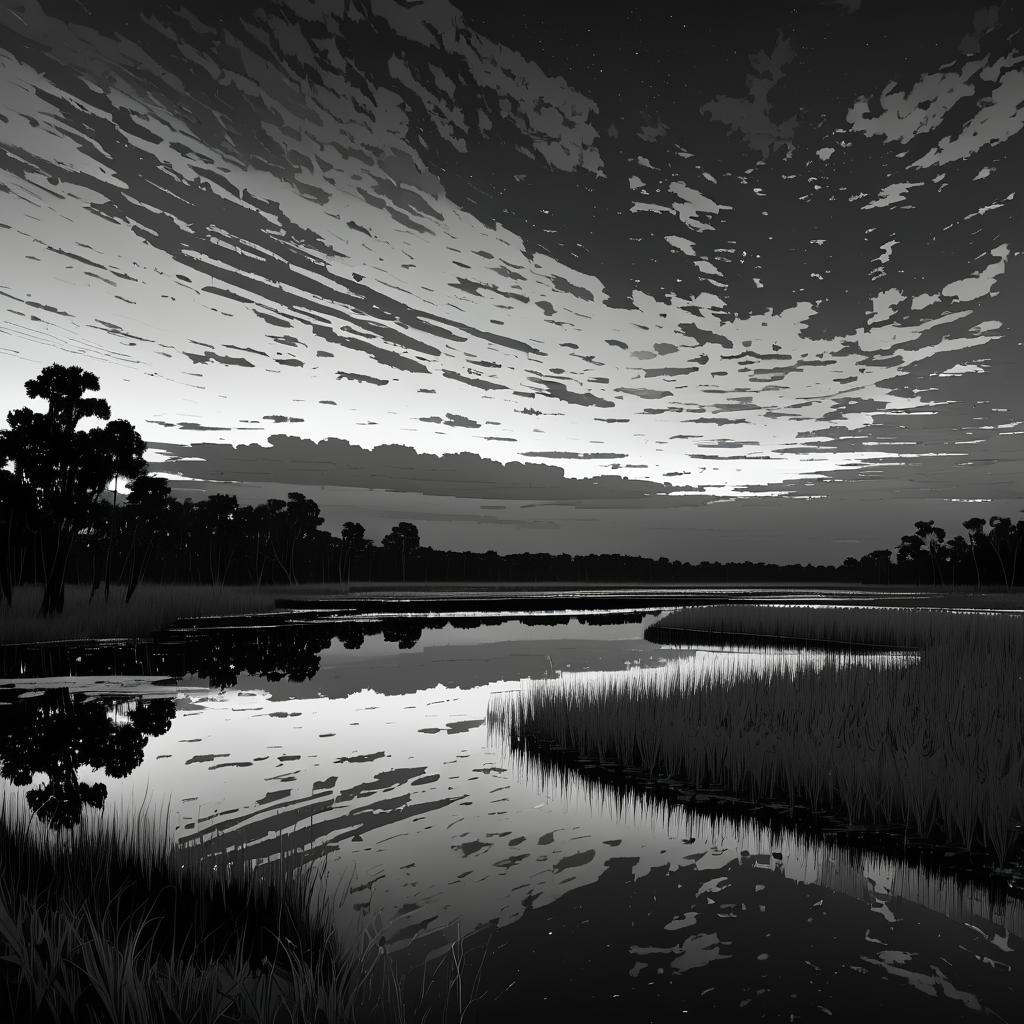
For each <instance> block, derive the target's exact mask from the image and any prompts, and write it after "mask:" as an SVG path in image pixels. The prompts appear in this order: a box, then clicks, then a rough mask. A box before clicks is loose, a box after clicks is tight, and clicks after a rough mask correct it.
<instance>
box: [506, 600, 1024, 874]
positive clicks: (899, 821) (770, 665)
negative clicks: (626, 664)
mask: <svg viewBox="0 0 1024 1024" xmlns="http://www.w3.org/2000/svg"><path fill="white" fill-rule="evenodd" d="M710 611H713V612H715V613H718V612H720V611H722V610H720V609H713V610H710ZM726 611H727V612H728V615H729V619H728V622H729V624H730V627H734V626H736V625H740V626H742V625H744V624H745V623H744V620H743V618H742V612H743V609H727V610H726ZM799 611H802V609H801V610H799ZM751 612H752V613H754V623H753V624H754V625H756V630H755V629H751V630H750V632H755V631H756V632H761V631H764V630H765V626H766V623H765V620H764V619H763V618H758V617H757V616H758V615H759V614H760V612H761V609H751ZM689 614H690V613H689V612H687V613H686V615H687V616H688V615H689ZM836 614H837V615H838V616H839V618H840V620H841V619H842V617H843V616H845V615H846V614H848V613H847V612H845V611H843V612H838V613H836ZM881 614H882V615H883V617H884V619H889V618H890V616H891V613H881ZM914 614H915V615H921V616H934V618H933V619H930V620H921V622H920V623H919V625H918V626H917V627H916V628H915V630H914V634H913V636H914V638H915V639H916V640H917V641H919V642H921V641H925V646H924V648H923V651H922V653H921V656H920V659H919V660H917V661H913V662H911V661H909V660H908V659H906V658H903V659H893V660H892V661H890V662H888V663H884V662H883V663H882V664H881V665H878V664H877V663H876V664H873V665H868V664H864V663H863V662H860V661H858V660H857V659H855V658H852V657H847V656H842V655H835V656H831V657H829V658H827V659H826V660H825V662H824V664H823V665H806V664H804V667H795V668H794V667H793V663H792V662H786V661H784V660H782V659H773V658H771V657H766V658H764V659H754V658H746V659H744V662H743V664H742V665H741V666H740V667H738V668H737V669H735V670H734V671H731V672H727V671H726V670H724V669H706V670H705V671H704V672H703V673H700V674H697V675H696V676H686V677H682V676H681V673H680V668H679V663H676V664H674V665H672V666H668V667H665V668H662V669H655V670H650V669H648V670H631V671H627V672H622V673H608V674H606V676H605V677H604V678H602V679H597V680H595V679H593V678H590V679H588V680H587V681H582V682H578V683H572V682H566V681H555V682H545V683H537V684H533V685H531V686H530V687H529V688H527V689H526V690H524V691H523V692H521V693H518V694H512V695H508V696H504V697H497V698H494V700H493V702H492V704H491V707H490V708H489V712H488V714H489V719H490V723H491V725H492V727H495V728H498V729H500V730H501V731H502V732H503V733H504V734H505V735H506V736H507V738H508V739H509V740H510V742H511V744H512V746H513V747H514V748H520V749H523V748H525V749H529V748H531V747H533V748H535V749H541V750H544V751H547V752H549V753H550V752H552V751H555V752H557V751H563V752H565V753H566V755H567V756H572V757H583V758H587V759H592V760H594V761H597V762H599V763H606V764H607V763H612V764H616V765H619V766H621V767H624V768H628V769H634V770H640V771H641V772H643V773H644V774H646V775H647V777H649V778H652V779H654V778H663V779H671V780H674V781H675V782H677V783H680V784H682V785H684V786H686V787H688V788H692V789H694V790H704V789H720V790H725V791H727V792H729V793H733V794H736V795H738V796H741V797H743V798H746V799H750V800H753V801H755V802H773V801H774V802H783V803H785V804H788V805H789V806H790V807H794V808H796V807H805V808H809V809H811V810H812V811H816V812H823V813H827V814H829V815H833V816H840V817H842V818H843V819H845V820H846V821H848V822H849V825H850V826H851V827H865V826H868V827H885V828H895V829H899V830H901V831H903V832H904V834H906V835H909V836H913V837H915V838H918V839H924V840H929V841H933V842H936V843H938V842H941V843H943V844H952V845H957V846H960V847H962V848H964V849H967V850H972V849H975V850H977V849H981V850H986V851H988V853H989V854H991V856H992V857H994V858H995V860H996V861H998V862H999V863H1000V864H1005V863H1006V862H1007V861H1008V860H1009V859H1010V858H1011V857H1012V856H1014V855H1015V854H1017V853H1019V852H1020V847H1021V843H1020V838H1021V834H1022V830H1021V828H1020V825H1021V823H1022V821H1024V631H1022V630H1021V628H1020V626H1021V624H1020V623H1019V622H1017V621H1015V620H1010V621H1008V620H1007V619H1005V618H1000V619H987V618H985V619H983V618H980V617H970V618H967V617H962V616H961V617H956V616H951V615H949V614H948V613H935V612H921V613H914ZM709 615H710V612H709ZM884 619H883V620H880V621H884ZM747 624H749V623H747ZM797 628H799V629H801V630H803V629H808V628H809V626H808V623H807V622H804V621H801V622H799V623H798V624H797ZM851 630H852V627H851ZM890 635H893V634H890ZM897 635H899V636H900V638H901V639H902V640H903V642H906V641H908V640H910V639H911V634H910V633H909V632H908V631H906V630H903V629H900V630H899V631H898V634H897ZM847 636H850V633H849V632H848V633H847ZM857 636H858V637H860V636H863V637H864V638H865V639H867V640H869V641H877V640H878V639H879V637H878V635H877V634H872V633H870V632H865V633H858V634H857Z"/></svg>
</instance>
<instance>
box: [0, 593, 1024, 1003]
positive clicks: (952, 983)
mask: <svg viewBox="0 0 1024 1024" xmlns="http://www.w3.org/2000/svg"><path fill="white" fill-rule="evenodd" d="M629 617H631V618H632V619H633V621H622V619H623V618H624V616H623V615H621V614H618V615H616V614H607V615H603V616H602V615H599V614H594V615H588V616H586V621H580V619H579V618H578V617H572V618H570V619H569V621H565V616H562V617H560V618H559V619H558V621H551V617H550V616H549V617H548V619H547V620H545V618H544V616H535V617H533V618H531V619H530V620H529V624H527V620H526V619H525V618H524V617H523V616H518V617H517V619H516V620H510V621H501V620H500V617H498V620H497V621H488V622H487V623H486V624H472V625H471V627H470V628H465V625H463V626H462V627H460V625H459V624H458V623H456V622H455V621H454V620H453V619H452V618H451V617H450V616H449V617H447V618H446V619H444V620H443V621H442V624H438V623H436V622H431V623H430V628H426V629H421V630H420V631H419V633H418V635H416V636H415V639H414V640H413V641H412V643H411V644H410V643H409V638H410V635H411V634H410V633H409V632H408V630H406V632H405V633H403V632H402V630H401V628H400V625H401V624H400V623H399V626H398V627H392V628H391V629H390V632H389V630H388V629H377V630H376V631H374V630H373V629H370V630H367V631H364V632H363V633H362V634H360V638H359V640H358V642H354V641H353V635H354V634H353V633H352V631H351V629H348V628H346V630H344V631H342V633H343V635H339V636H337V637H336V638H335V639H333V640H328V641H326V642H324V641H321V642H320V643H318V644H317V645H316V648H317V662H316V664H315V665H312V664H310V665H307V668H310V669H312V671H307V672H305V673H301V675H305V676H306V678H301V679H298V680H295V679H289V678H288V676H287V674H286V673H282V672H280V671H274V670H273V669H272V668H267V665H266V664H264V665H262V666H261V668H260V670H259V671H245V670H244V669H241V670H239V669H238V665H240V664H242V663H243V662H244V661H245V657H244V654H243V653H240V654H239V656H238V658H237V663H236V662H234V661H232V660H231V657H230V655H231V650H232V644H233V643H236V644H241V643H242V641H240V640H238V639H237V638H238V631H235V632H234V633H233V634H231V636H233V637H234V638H235V639H233V640H230V641H229V640H228V639H225V636H227V634H225V636H221V637H219V638H218V637H215V636H211V637H209V638H208V642H209V643H211V644H220V647H219V655H218V659H217V660H216V663H217V664H218V665H219V666H221V668H223V667H224V666H225V665H226V666H229V667H231V671H232V672H233V673H234V675H235V677H236V681H235V685H233V686H230V687H227V688H224V689H214V688H210V686H209V679H210V672H208V671H206V672H204V671H202V670H199V671H194V672H191V673H186V674H185V675H183V676H182V678H181V679H180V682H179V683H178V685H176V686H171V687H167V686H164V687H160V688H157V687H154V686H152V685H151V684H148V683H144V682H141V683H138V684H135V685H125V684H123V683H118V682H110V683H101V682H99V681H97V680H80V681H79V683H78V685H77V686H76V687H75V688H74V689H75V690H77V691H78V692H72V693H70V694H69V693H68V692H67V691H66V690H55V689H53V688H52V687H51V685H50V684H48V683H43V684H39V685H34V684H29V683H28V682H27V681H23V682H21V683H19V684H17V685H16V686H8V687H7V688H6V689H4V690H3V691H0V693H2V699H3V702H4V703H3V704H2V705H0V721H2V722H5V723H7V725H6V728H5V727H4V726H2V725H0V758H3V759H4V760H5V763H7V764H8V765H10V764H11V763H14V760H16V758H17V757H22V758H24V759H25V764H26V765H28V767H29V772H28V774H29V775H30V776H31V778H30V779H29V778H26V777H24V773H23V777H21V778H19V779H18V782H19V783H25V784H20V785H17V786H15V785H11V784H10V783H5V784H4V785H5V787H6V789H7V791H8V792H11V791H13V792H14V793H15V794H20V798H22V799H24V798H28V799H29V800H30V802H31V803H32V805H33V807H34V809H38V808H40V807H41V808H42V810H41V811H40V814H41V816H45V814H46V813H48V811H47V808H51V809H52V808H53V807H54V806H56V805H58V804H60V803H61V801H62V800H64V801H66V800H67V799H69V794H72V796H71V797H70V798H71V802H72V803H74V801H75V800H76V799H77V800H78V808H79V810H80V809H81V808H82V807H83V806H85V807H88V806H89V804H90V802H91V803H92V804H93V805H95V804H97V803H99V804H102V803H103V800H102V799H100V797H99V795H98V794H99V791H98V790H97V789H96V788H95V787H97V786H99V785H102V786H105V787H106V802H107V803H110V804H113V803H116V804H119V805H137V804H138V803H139V802H140V801H142V800H143V799H145V800H146V801H147V803H148V805H149V806H150V807H154V808H159V807H163V806H164V805H165V804H166V805H167V806H168V807H169V809H170V823H171V827H172V828H173V831H174V835H175V837H176V839H177V841H178V842H180V843H183V844H196V843H199V844H203V845H204V847H206V848H208V849H211V850H225V849H234V848H238V847H243V846H244V847H245V848H246V850H247V852H248V855H250V856H253V857H257V858H271V857H275V856H278V855H280V853H281V852H282V851H283V850H301V851H303V852H304V853H305V854H306V855H307V856H308V857H309V858H310V859H317V860H320V861H321V863H322V864H323V865H324V866H325V867H326V869H327V878H328V880H329V882H330V883H331V884H337V883H340V884H342V885H343V886H346V885H348V886H350V895H349V897H348V899H347V903H346V906H347V907H348V908H349V911H350V910H351V908H352V907H353V906H356V907H359V908H360V909H361V910H362V911H363V912H365V913H368V914H370V915H371V916H372V917H373V918H374V919H375V920H377V921H378V922H379V924H380V927H381V928H382V929H383V932H384V935H385V937H386V939H387V942H388V944H389V946H390V947H391V948H392V950H393V951H395V954H396V956H397V957H398V958H399V959H401V958H402V957H406V958H408V959H409V960H410V961H412V960H413V959H415V958H418V959H422V957H423V955H424V954H425V953H428V952H430V951H432V950H437V949H439V948H441V947H442V946H443V945H444V944H445V943H446V942H450V941H451V940H452V939H454V938H456V937H458V936H461V937H464V938H465V937H467V936H470V937H472V936H474V935H475V939H472V940H471V944H472V942H475V943H476V945H478V946H479V945H482V944H483V943H484V942H485V941H486V943H487V953H486V957H485V961H484V968H483V984H484V988H485V989H486V990H487V991H489V992H491V993H495V992H499V991H500V992H503V995H502V996H501V998H500V999H499V1000H498V1001H497V1002H496V1003H494V1004H492V1005H491V1007H489V1009H488V1013H487V1016H488V1019H490V1020H501V1019H505V1018H507V1019H512V1018H521V1017H522V1015H523V1014H524V1013H536V1012H538V1011H541V1010H542V1009H545V1010H546V1013H550V1014H551V1015H558V1014H564V1015H567V1016H569V1017H572V1016H574V1015H575V1014H576V1013H578V1012H580V1010H581V1009H583V1008H584V1007H594V1006H598V1005H608V1004H609V1003H610V1002H611V1001H613V1000H621V1001H622V1012H623V1015H624V1016H623V1019H626V1018H628V1019H630V1020H656V1021H661V1020H677V1019H680V1018H685V1019H697V1020H700V1019H711V1017H714V1018H715V1019H721V1016H722V1014H726V1015H727V1018H728V1019H731V1018H732V1015H733V1014H737V1013H741V1014H743V1015H744V1016H749V1017H751V1018H753V1019H759V1018H761V1017H763V1018H764V1019H770V1020H775V1019H796V1020H810V1019H825V1018H830V1019H836V1018H839V1019H849V1018H852V1017H857V1018H858V1019H859V1018H861V1017H862V1016H863V1013H864V1012H865V1011H866V1010H870V1009H871V1008H873V1007H874V1008H885V1010H886V1014H887V1016H885V1017H883V1019H900V1018H901V1017H903V1016H905V1015H906V1016H909V1015H910V1014H911V1013H927V1014H928V1015H929V1017H930V1018H931V1019H932V1020H962V1019H971V1018H973V1017H975V1016H981V1015H982V1014H985V1013H987V1014H991V1015H993V1016H994V1019H997V1020H999V1019H1002V1020H1016V1019H1019V1018H1018V1016H1017V1014H1018V1013H1019V1007H1020V1002H1019V999H1020V996H1021V995H1022V994H1024V986H1022V984H1021V978H1022V977H1024V974H1022V972H1024V955H1022V953H1021V949H1022V946H1024V910H1022V907H1021V904H1020V903H1019V902H1018V901H1016V900H1014V899H1012V898H1011V899H1010V900H1009V901H1008V902H1006V903H1005V904H998V903H997V904H993V903H992V902H991V901H990V900H989V897H988V895H987V893H986V892H985V891H983V890H982V889H981V888H980V887H978V886H975V885H967V886H966V887H965V886H963V885H961V884H958V883H957V882H956V881H955V880H954V879H953V878H951V877H949V876H944V877H943V876H940V875H936V874H934V873H932V872H928V871H925V870H923V869H921V868H916V867H913V866H911V865H910V864H908V863H906V862H902V861H900V860H899V859H892V858H890V857H887V856H882V855H879V854H877V853H867V852H863V851H858V850H857V849H855V848H850V847H849V846H842V845H838V844H835V843H825V842H822V841H820V840H818V839H813V838H808V837H807V836H806V835H799V834H797V833H796V832H793V831H790V830H786V829H781V830H780V829H778V828H775V829H772V830H769V829H767V828H765V827H764V826H763V825H761V824H760V823H758V822H757V821H755V820H752V819H750V818H747V819H745V820H744V819H733V820H731V821H730V820H727V819H725V818H723V817H722V816H721V815H718V816H716V815H714V814H713V813H711V812H707V813H705V812H703V811H701V810H699V809H698V810H693V809H688V808H685V807H681V806H675V807H667V806H666V805H665V804H664V803H662V804H658V803H657V802H654V801H651V800H642V799H639V798H633V799H630V798H624V797H623V796H622V795H621V794H616V793H615V792H613V791H611V790H609V789H607V788H604V787H602V786H601V785H600V784H596V783H594V782H592V781H587V780H584V779H582V778H580V777H579V776H577V775H575V774H573V773H571V772H570V773H568V774H558V775H555V774H552V773H551V772H546V771H545V770H543V769H542V768H541V767H540V766H538V765H537V764H536V763H531V762H529V761H524V760H522V759H520V758H519V757H517V756H513V755H511V754H510V753H509V752H508V751H507V750H506V749H505V747H504V745H503V742H502V739H501V737H500V736H498V735H493V734H489V732H488V729H487V725H486V717H487V706H488V701H489V700H490V698H491V697H492V695H495V694H500V693H504V692H508V691H510V690H517V689H519V688H520V687H522V686H524V685H529V684H530V681H531V680H538V679H548V680H553V679H557V678H559V677H560V676H563V675H566V674H570V673H571V674H572V675H573V677H574V678H576V679H580V678H584V679H585V678H586V673H593V674H594V678H598V676H599V674H600V673H601V672H608V671H616V670H621V669H623V668H625V667H630V666H657V665H667V664H670V663H672V662H676V661H678V663H679V667H680V670H681V672H682V674H683V676H684V677H685V676H687V675H689V674H691V673H694V672H699V671H702V670H704V669H706V668H708V667H719V668H725V669H728V668H729V667H730V666H733V667H738V666H739V665H740V664H741V663H742V662H743V661H744V660H746V659H748V658H749V657H750V655H746V654H740V653H735V652H725V651H706V650H705V651H694V650H679V649H674V648H668V647H660V646H657V645H654V644H651V643H648V642H646V641H645V640H644V639H643V632H644V629H645V628H646V627H647V626H648V625H650V624H651V623H653V622H654V621H656V620H657V618H658V617H659V615H658V614H657V613H655V612H650V611H648V612H634V613H633V614H632V615H631V616H629ZM420 618H421V619H422V618H423V616H420ZM427 618H428V619H429V616H428V617H427ZM368 621H369V620H368ZM303 628H306V627H303V626H297V625H292V626H289V627H288V629H289V630H302V629H303ZM309 628H310V629H319V630H321V633H320V634H318V635H320V636H322V635H323V633H322V630H323V623H322V622H320V623H319V624H318V625H316V626H312V625H311V626H310V627H309ZM403 637H404V644H403V643H402V639H403ZM243 646H244V645H243ZM300 646H301V645H300ZM774 656H775V657H778V658H784V659H787V660H789V661H790V662H793V661H797V660H799V659H808V658H812V659H818V658H820V657H822V655H820V654H811V653H809V652H799V651H793V652H787V653H785V654H781V653H779V654H776V655H774ZM153 693H156V694H157V695H158V696H157V697H156V698H153V696H152V694H153ZM56 694H60V697H59V699H58V697H57V696H55V695H56ZM61 702H63V703H61ZM69 702H70V703H69ZM61 709H63V710H61ZM61 714H64V715H65V717H67V716H68V715H71V716H72V717H73V718H74V720H75V722H76V723H78V724H77V725H76V726H75V728H77V729H79V731H86V732H89V731H91V734H93V735H95V734H96V733H97V732H102V731H103V729H104V726H103V724H102V723H103V722H106V723H108V730H107V731H108V732H109V733H110V735H109V736H106V737H105V738H102V739H94V747H95V748H96V749H95V750H94V751H93V754H92V755H90V756H91V763H93V764H100V765H104V766H105V769H103V768H99V769H97V768H90V767H88V766H81V764H71V765H69V764H68V763H67V759H66V758H63V759H61V758H60V757H56V756H53V757H51V758H50V760H49V761H47V762H45V763H44V762H43V761H42V760H40V755H39V754H38V750H39V749H40V748H41V747H45V745H46V743H47V742H50V741H48V740H47V738H46V737H47V735H48V734H47V732H46V730H47V728H56V726H54V725H53V723H54V722H58V723H59V722H60V721H62V720H61V718H60V716H61ZM47 722H49V723H51V724H50V725H49V726H48V725H47ZM60 728H62V729H64V733H63V734H62V735H68V734H69V733H68V726H67V724H66V722H65V724H64V725H63V726H60ZM72 731H74V730H72ZM111 736H113V737H115V739H113V740H112V739H111V738H110V737H111ZM19 737H20V739H19ZM26 737H29V738H30V739H26ZM32 737H34V738H32ZM51 739H52V737H51ZM26 744H29V745H32V744H34V746H33V749H32V750H29V749H28V748H27V746H26ZM86 746H88V744H86ZM33 751H35V753H33ZM33 757H35V760H34V761H33V760H32V758H33ZM80 760H81V759H80ZM5 774H9V773H8V772H5ZM117 776H121V777H117ZM83 785H84V787H85V789H81V788H76V786H77V787H81V786H83ZM33 791H34V792H35V793H36V795H35V796H34V797H33V796H31V795H30V794H31V793H32V792H33ZM74 794H77V796H75V795H74ZM83 794H84V799H83ZM90 795H91V796H90ZM66 813H69V814H70V815H71V817H72V818H73V817H74V814H75V813H77V812H76V811H75V809H74V808H72V809H71V811H70V812H66ZM86 813H88V812H86ZM791 1015H792V1018H791Z"/></svg>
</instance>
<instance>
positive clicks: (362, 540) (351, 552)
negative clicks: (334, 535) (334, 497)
mask: <svg viewBox="0 0 1024 1024" xmlns="http://www.w3.org/2000/svg"><path fill="white" fill-rule="evenodd" d="M366 543H367V541H366V528H365V527H364V526H363V524H362V523H353V522H352V521H351V520H349V521H348V522H346V523H345V525H344V526H343V527H342V528H341V551H340V558H341V561H340V563H339V565H338V581H339V582H341V580H344V581H345V583H346V584H349V583H351V582H352V561H353V559H354V558H355V557H356V556H357V555H360V554H362V552H363V550H364V549H365V547H366Z"/></svg>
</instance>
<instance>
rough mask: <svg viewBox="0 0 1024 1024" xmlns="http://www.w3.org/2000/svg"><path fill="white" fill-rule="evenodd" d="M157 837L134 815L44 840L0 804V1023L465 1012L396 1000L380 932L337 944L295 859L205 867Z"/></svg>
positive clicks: (313, 880) (332, 1019)
mask: <svg viewBox="0 0 1024 1024" xmlns="http://www.w3.org/2000/svg"><path fill="white" fill-rule="evenodd" d="M109 816H110V813H109V812H108V816H107V817H108V819H109ZM167 835H168V830H167V822H166V819H165V822H164V832H163V835H161V833H160V832H159V830H158V829H157V828H156V827H154V826H153V825H152V824H151V823H149V822H148V820H146V819H143V818H142V817H140V816H138V815H135V816H128V815H122V818H121V820H120V821H117V822H115V823H113V824H112V823H111V822H110V821H109V820H106V821H104V820H102V819H100V820H97V819H95V818H88V819H85V820H84V821H83V823H82V825H81V826H80V827H79V828H77V829H75V830H65V831H61V832H56V833H55V832H52V831H49V830H47V829H46V828H45V827H44V826H41V825H40V823H39V822H38V821H37V820H35V819H34V818H32V817H31V816H30V815H29V814H28V813H27V812H25V811H23V810H18V809H16V808H14V807H12V805H11V804H10V803H9V802H8V801H7V800H6V799H3V800H0V1019H5V1020H19V1021H33V1022H36V1024H51V1022H52V1024H59V1022H65V1021H69V1020H81V1021H103V1022H118V1024H120V1022H124V1024H141V1022H146V1024H149V1022H157V1024H160V1022H168V1024H169V1022H175V1024H182V1022H184V1024H216V1022H225V1024H229V1022H230V1024H241V1022H252V1024H285V1022H288V1024H298V1022H302V1024H344V1022H346V1021H355V1020H359V1021H404V1020H406V1019H409V1017H410V1015H411V1016H413V1017H414V1018H415V1019H427V1017H428V1016H429V1017H430V1019H438V1020H447V1019H451V1018H452V1016H454V1018H455V1019H462V1017H463V1011H464V1009H465V1007H460V1008H459V1012H457V1013H455V1014H450V1013H449V1012H448V1010H447V1008H445V1007H442V1008H441V1009H442V1011H443V1012H442V1013H441V1014H440V1015H439V1016H437V1015H435V1016H431V1014H432V1013H433V1012H434V1009H436V1008H432V1007H429V1006H428V1007H426V1008H424V1007H422V1006H417V1005H416V1004H415V1003H413V1004H412V1005H411V1006H410V1005H407V1001H408V993H409V989H408V986H405V985H404V984H403V983H402V981H401V979H398V978H397V976H396V975H395V972H394V968H393V965H391V964H390V963H389V962H388V960H387V957H386V956H385V955H384V954H383V953H382V947H381V945H380V943H379V941H378V939H377V937H376V936H375V935H374V934H372V931H371V930H370V929H369V928H367V927H365V924H364V926H363V927H362V928H361V930H357V932H356V935H355V936H354V938H352V939H351V940H349V941H346V940H344V939H343V938H342V933H341V932H340V931H339V928H338V925H337V924H336V921H335V917H334V908H333V906H332V901H331V899H330V898H329V896H328V895H327V894H326V892H325V887H324V886H323V885H322V884H321V883H322V879H319V878H318V877H317V876H316V872H317V868H316V866H315V865H312V866H311V865H309V864H308V863H306V864H303V863H302V862H301V860H300V858H301V855H300V854H296V855H295V857H294V858H292V859H289V858H288V857H285V858H284V859H278V860H274V861H271V862H269V863H266V864H263V865H253V864H252V863H250V862H248V861H246V860H244V859H243V855H236V856H235V857H234V858H233V859H230V858H227V857H222V858H221V859H220V860H219V861H218V862H217V863H216V864H214V863H213V862H211V861H210V860H209V859H206V860H201V859H200V857H201V854H200V853H199V852H198V851H191V852H190V851H188V850H182V849H180V848H178V847H176V846H174V845H173V844H172V843H171V842H170V841H169V840H168V838H167ZM452 955H453V957H455V956H456V953H455V952H453V954H452ZM453 963H455V966H456V968H457V967H458V964H457V962H455V961H453Z"/></svg>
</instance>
